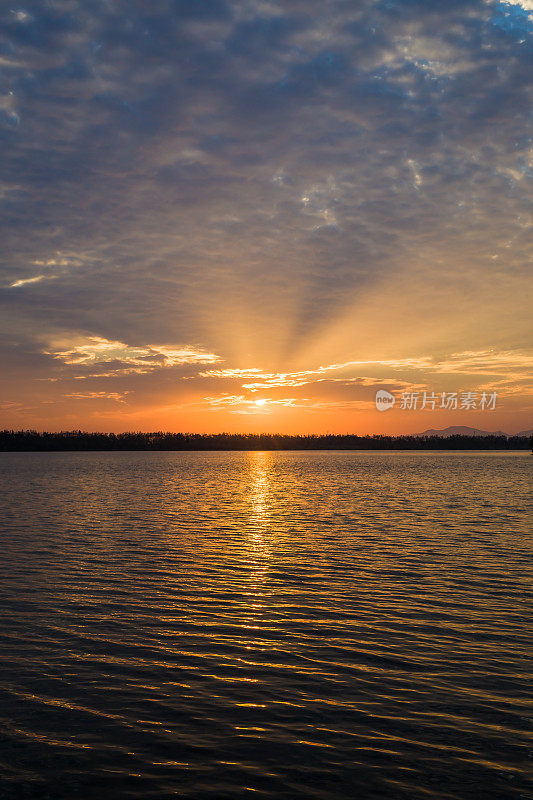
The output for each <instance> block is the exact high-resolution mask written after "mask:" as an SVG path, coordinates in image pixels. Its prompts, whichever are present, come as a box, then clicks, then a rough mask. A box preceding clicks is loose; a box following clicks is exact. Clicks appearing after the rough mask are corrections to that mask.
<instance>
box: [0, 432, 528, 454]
mask: <svg viewBox="0 0 533 800" xmlns="http://www.w3.org/2000/svg"><path fill="white" fill-rule="evenodd" d="M531 446H532V440H530V439H529V438H528V437H526V436H494V435H488V436H465V435H455V436H447V437H443V436H385V435H381V434H375V435H372V436H357V435H355V434H311V435H290V434H278V433H168V432H164V431H156V432H153V433H143V432H140V431H134V432H129V433H88V432H87V431H81V430H78V431H61V432H58V433H53V432H50V433H49V432H39V431H33V430H20V431H14V430H3V431H1V432H0V451H53V450H57V451H60V450H527V449H529V448H530V447H531Z"/></svg>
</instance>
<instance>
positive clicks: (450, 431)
mask: <svg viewBox="0 0 533 800" xmlns="http://www.w3.org/2000/svg"><path fill="white" fill-rule="evenodd" d="M413 435H414V436H509V435H510V434H508V433H505V432H504V431H482V430H480V429H479V428H468V427H467V426H465V425H450V427H449V428H441V429H440V430H436V429H435V428H429V429H428V430H427V431H423V432H422V433H415V434H413ZM516 435H517V436H530V435H531V432H529V433H528V432H527V431H526V432H524V433H518V434H516Z"/></svg>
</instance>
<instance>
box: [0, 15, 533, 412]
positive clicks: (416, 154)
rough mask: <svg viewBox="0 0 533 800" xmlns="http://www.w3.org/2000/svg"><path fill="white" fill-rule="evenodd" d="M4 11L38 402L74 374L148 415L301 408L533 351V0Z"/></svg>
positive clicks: (13, 274)
mask: <svg viewBox="0 0 533 800" xmlns="http://www.w3.org/2000/svg"><path fill="white" fill-rule="evenodd" d="M0 17H1V23H2V25H1V28H2V31H1V33H0V54H1V55H0V63H1V64H2V73H1V75H0V152H1V153H2V157H1V163H0V206H1V208H0V211H1V213H0V242H1V243H2V244H1V248H2V250H3V254H1V255H2V257H1V258H0V287H3V288H0V306H1V315H0V316H1V323H0V336H1V337H2V341H3V347H2V352H3V354H4V355H3V358H4V361H5V367H6V368H7V372H6V370H5V368H4V370H3V372H4V374H7V379H8V380H9V381H10V384H11V385H14V386H15V387H16V391H17V392H20V394H21V396H22V394H23V393H24V392H27V391H28V382H30V381H32V380H33V379H34V378H39V379H45V378H47V377H55V376H56V371H57V372H58V373H59V372H60V373H61V382H57V383H61V385H62V387H64V380H70V376H72V380H74V379H78V380H83V381H85V382H89V383H85V384H84V386H85V385H87V386H89V387H90V390H92V389H93V386H92V384H91V383H90V382H91V381H99V380H103V379H106V380H108V381H115V383H116V385H115V383H114V384H113V391H115V389H116V390H117V391H118V392H123V391H128V390H130V389H132V387H134V388H135V393H132V394H131V395H130V396H129V397H128V403H130V402H137V398H140V397H145V396H146V397H147V396H148V395H150V394H151V395H154V396H157V397H161V405H163V404H164V403H168V405H169V406H170V405H171V401H172V397H171V394H172V392H174V393H175V395H176V397H177V399H178V400H180V401H181V398H182V396H185V395H187V397H186V399H187V400H189V399H190V398H189V394H190V393H194V392H196V391H198V392H200V391H201V395H200V394H199V395H197V398H196V399H201V397H203V396H204V395H205V394H206V391H209V392H210V391H211V389H208V390H206V391H204V388H201V390H200V388H199V387H203V386H204V384H203V382H205V381H207V382H209V381H211V382H212V383H213V384H217V385H218V386H219V390H221V387H222V386H223V390H224V392H227V394H228V396H233V395H235V396H239V395H240V394H241V393H242V392H245V393H246V395H248V394H249V395H250V396H251V395H254V396H256V395H258V394H261V393H265V394H268V393H272V394H274V393H275V392H282V391H283V393H286V394H290V395H291V396H292V395H293V394H294V395H295V396H296V395H298V394H300V393H306V394H310V392H308V391H307V387H308V386H311V387H314V389H317V387H322V388H324V387H326V384H327V386H328V391H330V390H332V386H331V385H332V384H333V383H334V382H336V383H337V384H338V385H337V390H339V391H340V386H341V382H342V380H343V379H344V378H345V379H346V380H347V381H348V380H350V381H353V380H359V379H360V378H361V377H370V378H371V377H372V375H373V373H374V372H376V377H379V378H380V379H383V380H384V379H385V378H386V377H387V376H388V377H389V378H391V379H395V380H406V381H410V380H415V378H414V377H413V373H416V375H417V376H418V377H417V378H416V380H417V381H418V378H419V377H420V375H421V374H423V376H424V378H423V379H425V378H426V373H424V372H423V371H424V369H426V368H427V371H428V372H431V371H433V373H435V372H438V371H439V370H440V373H441V375H442V376H443V378H442V379H443V380H448V378H447V377H446V376H450V380H451V379H452V377H453V375H454V374H456V375H465V374H466V372H465V371H466V370H468V369H471V370H472V371H473V372H474V373H479V374H481V370H482V369H483V368H485V367H486V368H487V369H489V368H490V369H492V368H496V367H497V366H498V365H496V364H492V365H491V364H489V363H486V364H482V363H481V362H479V359H478V360H477V361H475V359H474V358H473V357H472V358H470V361H469V362H468V363H466V362H464V359H465V358H466V356H465V357H463V361H461V357H455V356H450V355H449V354H450V353H452V354H453V353H455V354H457V353H460V352H461V351H467V350H468V351H471V352H478V353H482V352H489V351H491V350H493V351H495V352H502V353H503V352H522V351H524V350H525V348H526V345H527V342H528V335H529V333H528V325H529V306H528V304H527V301H526V296H527V294H526V292H527V286H528V282H529V280H530V263H531V245H530V241H531V222H530V215H529V213H528V209H529V203H530V198H531V177H532V176H533V161H532V152H533V151H532V148H531V137H530V133H529V126H530V119H529V116H528V114H529V108H530V107H531V95H530V92H531V89H530V75H531V53H532V47H531V0H521V2H513V3H506V2H497V1H496V0H489V1H488V2H485V0H450V2H446V3H444V2H433V1H432V2H428V1H427V0H394V2H393V1H392V0H391V2H389V0H361V2H358V3H347V2H344V0H331V2H323V0H306V2H301V1H300V0H295V2H293V3H278V2H273V1H272V2H271V1H270V0H227V2H225V1H224V0H208V2H202V3H198V2H197V1H196V0H194V2H193V0H164V1H163V2H162V3H157V4H147V3H144V4H127V6H126V5H124V4H120V3H118V2H115V0H95V2H94V3H91V4H89V5H88V4H87V3H84V2H82V0H71V2H69V3H67V4H65V3H61V2H56V0H51V2H49V3H45V4H43V3H42V2H39V0H28V1H27V2H25V3H24V6H23V7H20V8H19V7H14V8H13V9H11V8H7V7H6V8H5V9H4V10H3V11H1V12H0ZM52 277H54V278H55V280H53V281H52V280H49V279H50V278H52ZM33 284H35V287H34V288H33V289H32V290H31V291H30V289H31V287H32V285H33ZM37 284H38V285H37ZM24 287H26V290H24V291H14V290H15V289H24ZM77 331H85V332H89V333H87V334H86V335H85V334H84V335H83V336H81V335H78V334H74V333H73V332H77ZM43 342H46V343H51V344H49V346H47V347H46V352H45V353H43ZM175 342H177V343H186V344H184V345H183V346H181V345H176V346H174V345H172V343H175ZM126 343H134V344H126ZM138 343H140V344H138ZM146 343H156V344H155V345H154V344H146ZM157 343H164V344H163V345H159V344H157ZM168 343H171V344H170V345H169V344H168ZM187 343H193V344H190V345H189V344H187ZM467 360H468V359H467ZM202 364H204V365H210V364H212V365H214V366H215V365H222V367H221V369H220V370H219V371H218V372H215V370H214V369H213V370H206V369H204V370H201V371H202V373H203V375H202V376H201V377H198V378H197V377H196V375H197V370H196V366H199V367H200V366H201V365H202ZM250 364H251V365H253V368H250V369H248V368H247V365H250ZM439 364H440V366H438V365H439ZM321 365H322V366H321ZM343 365H345V366H343ZM432 365H433V366H432ZM507 368H509V374H510V373H511V368H512V365H510V364H509V365H507V366H505V365H503V364H502V363H501V364H500V365H499V366H498V369H500V371H504V370H506V369H507ZM178 369H179V370H180V377H184V378H185V377H186V378H187V379H188V380H187V381H183V382H181V381H180V382H178V381H177V380H174V378H175V376H174V372H175V371H176V370H178ZM513 369H514V367H513ZM518 369H519V367H518V366H517V370H518ZM380 370H381V372H380ZM454 370H455V372H454ZM47 371H48V373H49V372H52V373H53V375H50V374H47ZM74 372H76V374H75V375H74V374H73V373H74ZM377 373H379V376H378V374H377ZM400 373H401V374H400ZM498 374H499V373H498ZM514 374H517V373H514ZM143 376H144V377H143ZM501 377H502V378H503V377H504V376H503V375H502V376H501ZM421 380H422V379H421ZM457 380H459V377H458V378H457ZM143 381H144V382H143ZM148 381H150V383H149V384H148ZM173 381H174V382H173ZM223 382H226V383H223ZM44 383H45V380H41V384H40V385H44ZM50 383H52V382H51V381H50ZM178 384H179V385H178ZM226 384H227V385H226ZM244 384H245V386H244V388H243V385H244ZM78 385H79V384H78ZM353 385H355V384H353ZM60 388H61V387H57V391H58V392H59V391H60ZM99 390H100V389H99V387H98V386H96V388H95V391H99ZM317 390H318V389H317ZM216 391H218V390H216ZM216 391H215V390H214V389H213V394H215V393H216ZM143 393H144V394H143ZM133 397H135V400H133ZM312 400H313V402H314V401H315V398H314V397H313V398H312ZM316 401H317V402H318V398H316ZM323 401H324V402H329V400H327V398H323ZM139 402H140V400H139Z"/></svg>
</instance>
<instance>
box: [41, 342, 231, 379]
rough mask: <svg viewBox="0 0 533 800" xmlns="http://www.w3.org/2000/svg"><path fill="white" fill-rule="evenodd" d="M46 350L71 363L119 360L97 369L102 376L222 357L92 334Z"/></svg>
mask: <svg viewBox="0 0 533 800" xmlns="http://www.w3.org/2000/svg"><path fill="white" fill-rule="evenodd" d="M45 353H46V354H47V355H51V356H52V357H53V358H54V359H56V360H59V361H61V362H63V363H64V364H66V365H68V366H76V367H80V366H83V367H86V366H89V367H94V366H95V365H99V364H117V366H116V367H115V368H114V369H113V370H111V371H106V372H101V373H95V374H96V375H97V376H98V377H111V376H114V375H117V374H132V373H133V374H141V373H146V372H152V371H154V370H157V369H168V368H170V367H176V366H181V365H184V364H215V363H217V362H218V361H221V358H220V356H217V355H216V354H215V353H208V352H206V351H205V350H202V349H200V348H194V347H189V346H186V347H181V348H172V347H166V346H162V345H143V346H141V347H135V346H130V345H127V344H125V343H124V342H119V341H110V340H109V339H105V338H103V337H99V336H90V337H88V338H87V339H86V340H84V341H82V342H79V343H77V344H75V345H73V346H71V347H69V348H67V349H66V350H47V351H45Z"/></svg>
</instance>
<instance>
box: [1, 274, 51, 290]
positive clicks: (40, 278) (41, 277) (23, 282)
mask: <svg viewBox="0 0 533 800" xmlns="http://www.w3.org/2000/svg"><path fill="white" fill-rule="evenodd" d="M49 277H52V276H50V275H35V277H33V278H22V279H21V280H18V281H14V282H13V283H10V284H9V288H10V289H17V288H18V287H19V286H26V285H27V284H28V283H39V281H44V280H46V278H49Z"/></svg>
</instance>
